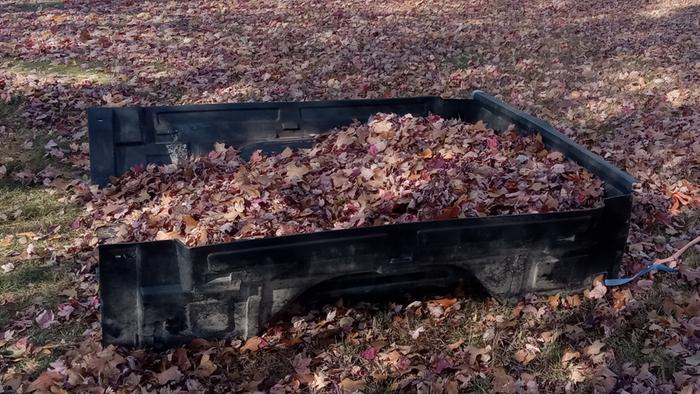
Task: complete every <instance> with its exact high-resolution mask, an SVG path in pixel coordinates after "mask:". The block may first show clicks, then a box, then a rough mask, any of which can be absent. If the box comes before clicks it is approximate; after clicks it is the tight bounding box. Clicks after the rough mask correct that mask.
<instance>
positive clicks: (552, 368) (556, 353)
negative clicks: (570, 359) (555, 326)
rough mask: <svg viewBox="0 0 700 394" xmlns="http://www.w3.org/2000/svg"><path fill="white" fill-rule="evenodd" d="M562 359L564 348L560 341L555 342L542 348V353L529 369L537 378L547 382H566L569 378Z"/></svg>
mask: <svg viewBox="0 0 700 394" xmlns="http://www.w3.org/2000/svg"><path fill="white" fill-rule="evenodd" d="M562 357H564V348H563V347H562V345H561V343H559V341H553V342H551V343H548V344H547V345H545V346H544V347H543V348H542V352H541V353H540V354H538V355H537V357H535V359H534V360H532V362H531V363H530V364H529V365H528V368H529V369H530V370H531V371H532V373H533V374H534V375H535V376H540V377H542V379H543V380H545V381H553V382H566V381H568V380H569V377H568V373H567V371H566V370H565V369H564V368H563V367H562V364H561V359H562Z"/></svg>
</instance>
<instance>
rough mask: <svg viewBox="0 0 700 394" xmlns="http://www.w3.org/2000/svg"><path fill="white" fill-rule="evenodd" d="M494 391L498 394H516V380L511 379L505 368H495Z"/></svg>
mask: <svg viewBox="0 0 700 394" xmlns="http://www.w3.org/2000/svg"><path fill="white" fill-rule="evenodd" d="M493 390H494V392H496V393H503V394H513V393H515V392H516V389H515V379H513V378H512V377H510V376H509V375H508V374H507V373H506V371H505V370H504V369H503V368H494V369H493Z"/></svg>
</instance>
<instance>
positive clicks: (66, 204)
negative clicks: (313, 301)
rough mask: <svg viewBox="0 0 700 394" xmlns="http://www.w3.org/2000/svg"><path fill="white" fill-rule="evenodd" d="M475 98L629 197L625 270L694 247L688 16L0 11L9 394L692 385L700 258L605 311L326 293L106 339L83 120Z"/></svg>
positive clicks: (264, 3)
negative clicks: (263, 325) (303, 301)
mask: <svg viewBox="0 0 700 394" xmlns="http://www.w3.org/2000/svg"><path fill="white" fill-rule="evenodd" d="M474 89H481V90H484V91H486V92H488V93H490V94H493V95H495V96H497V97H499V98H501V99H502V100H504V101H506V102H508V103H510V104H512V105H514V106H516V107H519V108H522V109H524V110H526V111H528V112H530V113H533V114H536V115H537V116H539V117H542V118H544V119H546V120H547V121H549V122H550V123H551V124H552V125H553V126H555V127H556V128H558V129H559V130H560V131H562V132H563V133H565V134H566V135H568V136H570V137H572V138H573V139H574V140H576V141H577V142H578V143H580V144H583V145H584V146H586V147H587V148H588V149H590V150H591V151H593V152H595V153H597V154H599V155H601V156H603V157H604V158H606V159H607V160H609V161H610V162H612V163H614V164H615V165H617V166H619V167H620V168H623V169H625V170H626V171H627V172H629V173H630V174H632V175H633V176H634V177H635V178H636V179H637V180H638V181H639V183H638V185H637V186H636V188H635V196H634V207H633V219H632V225H631V229H630V237H629V241H628V247H627V250H626V253H625V255H624V257H623V271H624V272H623V273H624V274H629V273H634V272H636V271H638V270H640V269H641V268H642V267H644V266H645V265H646V264H647V263H649V262H651V261H653V260H654V259H656V258H664V257H667V256H669V255H671V254H672V253H674V252H675V251H677V250H678V249H679V248H680V247H682V246H683V245H684V244H686V243H687V242H688V241H690V240H691V239H693V238H695V237H697V236H699V235H700V2H699V1H697V0H658V1H649V0H644V1H631V0H621V1H615V2H611V1H599V0H579V1H570V0H553V1H544V0H523V1H514V0H495V1H491V2H484V1H477V0H467V1H457V0H443V1H434V0H409V1H398V0H389V1H382V2H366V1H359V0H323V1H310V0H291V1H283V2H282V1H272V0H260V1H248V0H230V1H229V0H223V1H222V0H219V1H213V0H193V1H188V2H181V1H170V0H162V1H140V2H139V1H102V2H92V1H87V0H70V1H68V0H66V1H43V0H27V1H8V0H0V141H2V146H1V147H0V387H2V389H0V391H2V390H6V391H8V392H28V391H39V392H43V391H50V392H124V393H126V392H171V391H174V392H180V391H188V390H189V391H192V392H202V391H207V392H254V391H263V392H266V391H267V392H274V393H285V392H287V393H288V392H314V393H316V392H354V391H361V392H365V393H380V392H417V393H450V394H451V393H457V392H463V393H489V392H504V393H515V392H527V393H535V392H547V393H549V392H580V393H590V392H619V391H620V390H625V391H626V392H632V393H648V392H663V393H665V392H668V393H670V392H682V393H685V394H692V393H697V392H700V318H699V317H698V316H700V293H699V291H698V281H699V280H700V279H699V278H700V268H699V266H700V249H699V248H698V247H695V248H691V249H690V250H689V251H688V252H687V253H686V254H684V255H683V256H682V258H681V259H680V261H678V262H676V264H677V267H678V268H679V272H677V273H667V274H654V275H647V276H645V277H643V278H642V279H640V280H639V281H636V282H634V283H632V284H629V285H626V286H622V287H617V288H608V289H606V292H605V294H600V291H597V292H595V293H591V292H590V291H586V292H584V293H582V294H561V295H556V296H551V297H536V296H531V297H527V298H525V299H523V300H521V301H520V302H519V303H518V304H517V305H501V304H499V303H497V302H495V301H494V300H492V299H490V298H489V297H468V296H464V295H460V293H459V292H456V293H455V294H454V295H448V296H446V297H445V298H436V299H430V298H429V299H421V300H416V302H411V300H409V301H401V302H395V303H381V304H357V303H355V304H348V303H343V302H340V301H338V302H336V300H332V301H331V304H329V305H325V306H318V307H313V308H307V309H306V310H303V311H301V312H300V315H299V316H296V317H293V318H288V319H286V320H282V321H280V322H279V323H278V324H275V325H272V326H271V327H269V328H268V329H267V331H265V333H264V334H262V335H261V336H259V337H254V338H251V339H248V340H246V339H245V338H234V339H230V340H227V341H221V342H207V341H204V340H197V341H194V342H192V343H191V344H189V345H187V346H182V347H178V348H173V349H167V350H160V351H154V350H150V349H136V350H135V349H126V348H120V347H113V346H108V347H103V346H102V345H100V339H101V334H100V329H99V297H98V288H97V283H96V275H97V272H96V266H97V256H96V253H95V250H96V246H97V245H98V243H99V242H100V241H99V240H98V239H97V237H96V235H95V231H94V229H93V228H91V227H90V223H91V220H92V218H91V217H90V210H89V207H90V204H91V202H92V200H93V199H94V196H95V195H96V193H98V191H97V190H96V189H95V187H91V186H90V184H89V178H88V172H87V169H88V163H89V160H88V145H87V128H86V116H85V109H86V108H88V107H91V106H126V105H176V104H191V103H223V102H245V101H288V100H320V99H348V98H380V97H403V96H417V95H440V96H444V97H464V96H467V95H468V94H469V93H470V92H471V91H472V90H474ZM436 297H437V296H436ZM440 297H443V296H442V295H441V296H440Z"/></svg>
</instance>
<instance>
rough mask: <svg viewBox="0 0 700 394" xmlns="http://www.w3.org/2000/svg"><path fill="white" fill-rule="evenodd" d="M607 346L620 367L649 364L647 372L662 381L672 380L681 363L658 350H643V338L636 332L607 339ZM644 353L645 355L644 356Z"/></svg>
mask: <svg viewBox="0 0 700 394" xmlns="http://www.w3.org/2000/svg"><path fill="white" fill-rule="evenodd" d="M607 344H608V345H609V346H610V347H611V348H612V349H613V351H614V352H615V356H616V357H617V362H618V363H619V364H620V365H622V364H625V363H632V364H633V365H642V364H645V363H648V364H649V371H650V372H652V373H653V374H655V375H656V376H658V377H659V378H660V379H662V380H663V381H666V380H673V373H674V372H677V371H678V368H679V367H680V366H681V365H682V363H681V362H680V361H679V360H677V359H676V358H675V357H672V356H671V355H669V354H667V353H664V352H663V351H660V350H659V349H656V348H652V349H646V350H645V349H644V338H643V337H642V336H641V335H640V334H639V332H638V331H633V332H631V333H627V334H626V335H625V336H624V337H613V338H610V339H608V341H607ZM645 352H646V354H645Z"/></svg>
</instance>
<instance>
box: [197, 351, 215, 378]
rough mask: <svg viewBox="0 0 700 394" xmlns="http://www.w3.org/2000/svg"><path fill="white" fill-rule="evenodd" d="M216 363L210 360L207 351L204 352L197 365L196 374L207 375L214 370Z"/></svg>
mask: <svg viewBox="0 0 700 394" xmlns="http://www.w3.org/2000/svg"><path fill="white" fill-rule="evenodd" d="M216 368H217V367H216V365H215V364H214V363H213V362H212V361H211V359H210V357H209V353H204V354H203V355H202V358H201V360H199V366H198V367H197V372H196V374H197V376H201V377H209V376H210V375H211V374H213V373H214V371H216Z"/></svg>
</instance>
